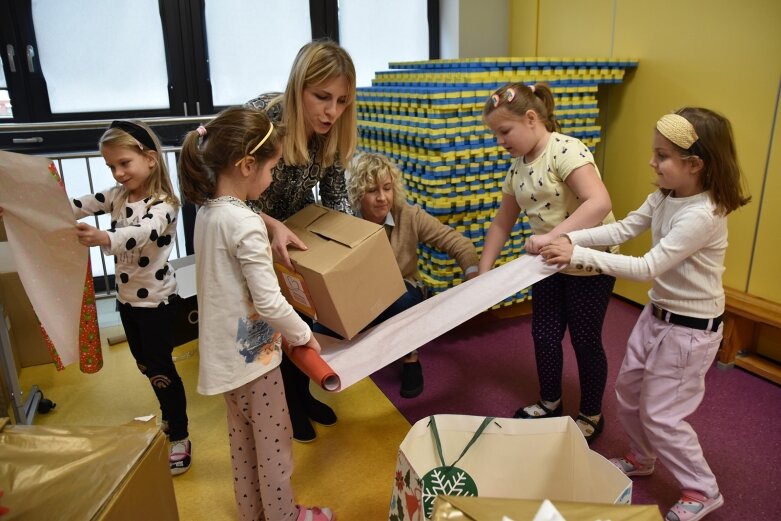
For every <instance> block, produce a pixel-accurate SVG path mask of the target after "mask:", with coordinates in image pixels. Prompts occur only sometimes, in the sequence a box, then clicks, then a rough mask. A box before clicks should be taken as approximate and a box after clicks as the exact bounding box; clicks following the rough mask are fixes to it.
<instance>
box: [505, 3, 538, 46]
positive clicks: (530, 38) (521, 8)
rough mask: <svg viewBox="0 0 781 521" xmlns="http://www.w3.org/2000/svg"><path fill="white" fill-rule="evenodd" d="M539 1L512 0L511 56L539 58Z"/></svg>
mask: <svg viewBox="0 0 781 521" xmlns="http://www.w3.org/2000/svg"><path fill="white" fill-rule="evenodd" d="M539 3H540V2H539V0H510V34H509V39H510V56H537V15H538V11H539V10H538V5H539Z"/></svg>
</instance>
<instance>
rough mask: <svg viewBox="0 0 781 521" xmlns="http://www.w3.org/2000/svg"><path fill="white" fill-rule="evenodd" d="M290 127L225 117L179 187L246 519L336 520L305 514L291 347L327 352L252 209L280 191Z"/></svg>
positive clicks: (205, 376) (235, 112) (197, 145)
mask: <svg viewBox="0 0 781 521" xmlns="http://www.w3.org/2000/svg"><path fill="white" fill-rule="evenodd" d="M283 136H284V130H283V127H281V126H279V125H275V124H274V123H273V122H272V121H271V120H270V119H269V118H268V116H266V114H265V113H263V112H260V111H257V110H253V109H250V108H244V107H233V108H230V109H226V110H225V111H223V112H221V113H220V114H218V115H217V117H216V118H215V119H214V120H212V121H211V122H209V123H207V124H206V125H205V126H201V127H198V128H197V129H196V130H193V131H192V132H190V133H189V134H187V136H186V137H185V140H184V144H183V145H182V154H181V158H180V165H179V184H180V186H181V187H182V193H183V194H184V196H185V197H186V198H187V200H188V201H192V202H193V203H195V204H198V205H199V206H200V208H199V210H198V213H197V215H196V218H195V234H194V242H195V266H196V281H197V285H198V314H199V320H198V330H199V331H198V338H199V349H200V355H201V360H200V369H199V376H198V392H199V393H201V394H205V395H214V394H222V396H223V398H224V400H225V404H226V406H227V409H228V438H229V441H230V451H231V461H232V467H233V478H234V479H233V488H234V493H235V498H236V503H237V506H238V510H239V517H240V518H241V519H285V520H290V521H304V520H308V521H330V520H331V519H333V513H332V512H331V510H330V509H327V508H322V509H320V508H317V507H314V508H306V507H299V506H297V505H296V503H295V500H294V495H293V487H292V484H291V481H290V477H291V474H292V472H293V451H292V433H291V426H290V418H289V416H288V414H287V410H286V401H285V389H284V385H283V384H282V374H281V371H280V367H279V366H280V363H281V361H282V342H283V340H285V341H286V342H287V344H288V345H291V346H301V347H295V348H293V349H314V350H315V351H317V352H320V344H318V342H317V339H316V338H315V337H314V335H312V331H311V330H310V328H309V326H308V325H307V324H306V323H305V322H304V321H303V320H302V319H301V318H300V317H299V316H298V315H297V314H296V312H295V311H294V310H293V308H292V307H291V306H290V304H288V302H287V301H286V300H285V298H284V297H283V296H282V292H281V291H280V289H279V283H278V282H277V276H276V274H275V273H274V267H273V261H272V259H271V245H270V241H269V237H268V231H267V229H266V225H265V224H264V223H263V219H261V217H260V216H259V215H258V214H256V213H255V212H253V211H252V210H251V209H250V208H249V206H247V203H246V201H247V200H255V199H258V198H259V197H260V195H261V194H262V193H263V191H264V190H266V189H267V188H268V186H269V184H271V172H272V171H273V170H274V168H275V167H276V166H277V163H278V162H279V160H280V157H281V156H282V140H283Z"/></svg>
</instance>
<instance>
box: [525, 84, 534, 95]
mask: <svg viewBox="0 0 781 521" xmlns="http://www.w3.org/2000/svg"><path fill="white" fill-rule="evenodd" d="M527 87H529V90H530V91H532V94H534V85H527Z"/></svg>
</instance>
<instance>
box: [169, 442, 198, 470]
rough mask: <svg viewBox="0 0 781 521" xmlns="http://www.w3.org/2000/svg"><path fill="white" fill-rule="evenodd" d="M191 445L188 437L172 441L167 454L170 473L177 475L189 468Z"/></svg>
mask: <svg viewBox="0 0 781 521" xmlns="http://www.w3.org/2000/svg"><path fill="white" fill-rule="evenodd" d="M192 452H193V445H192V443H190V440H189V439H184V440H179V441H172V442H171V449H170V453H169V456H168V462H169V464H170V466H171V475H173V476H178V475H179V474H183V473H185V472H187V469H189V468H190V461H191V454H192Z"/></svg>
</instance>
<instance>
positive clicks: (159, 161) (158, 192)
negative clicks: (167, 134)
mask: <svg viewBox="0 0 781 521" xmlns="http://www.w3.org/2000/svg"><path fill="white" fill-rule="evenodd" d="M118 125H119V126H118ZM120 126H123V127H125V128H132V127H136V128H135V130H136V131H138V132H142V131H143V132H146V134H147V135H148V136H143V137H142V139H141V140H139V139H136V138H135V137H133V136H132V135H131V134H130V133H129V132H128V131H127V130H124V129H122V128H120ZM147 137H148V138H147ZM141 141H145V142H146V143H142V142H141ZM150 145H154V148H152V147H150ZM106 146H111V147H120V148H128V149H131V150H133V151H135V152H138V153H139V154H141V155H143V156H146V157H153V158H154V159H155V164H154V166H153V167H152V169H151V172H150V174H149V177H148V178H147V180H146V189H147V192H148V195H149V202H148V203H147V205H146V207H147V208H149V207H150V206H152V205H153V204H154V203H156V202H157V201H165V202H167V203H169V204H171V205H173V206H174V208H176V209H177V210H178V208H179V207H180V206H181V203H180V202H179V198H178V197H177V196H176V194H175V193H174V187H173V185H172V184H171V178H170V176H169V174H168V167H167V166H166V163H165V157H164V156H163V152H162V147H161V145H160V140H159V139H158V138H157V135H156V134H155V133H154V131H153V130H152V129H151V128H150V127H149V125H147V124H146V123H144V122H142V121H136V120H129V121H115V122H114V123H112V125H111V127H110V128H109V129H108V130H106V131H105V132H104V133H103V135H102V136H100V140H99V141H98V147H99V149H100V151H101V153H102V152H103V147H106ZM126 200H127V190H125V188H124V187H122V186H121V185H120V194H119V199H118V200H117V202H116V203H115V204H114V206H113V208H112V209H111V215H112V219H113V220H116V219H117V218H118V217H119V211H120V209H121V208H122V207H123V206H124V204H125V201H126Z"/></svg>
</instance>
